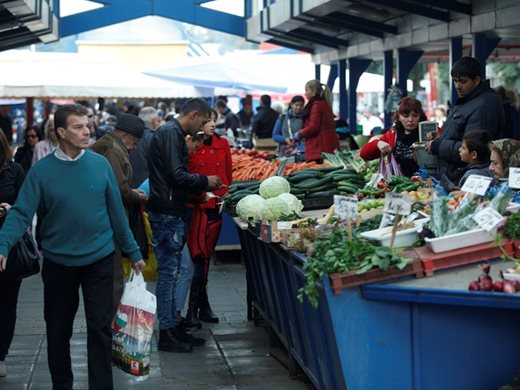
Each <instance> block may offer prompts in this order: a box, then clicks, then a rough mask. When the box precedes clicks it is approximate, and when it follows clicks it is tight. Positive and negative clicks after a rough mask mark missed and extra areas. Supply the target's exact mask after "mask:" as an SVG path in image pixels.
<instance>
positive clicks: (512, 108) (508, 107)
mask: <svg viewBox="0 0 520 390" xmlns="http://www.w3.org/2000/svg"><path fill="white" fill-rule="evenodd" d="M495 91H497V93H498V96H500V100H502V108H503V109H504V128H503V131H502V137H504V138H512V139H516V140H520V111H519V110H518V107H517V100H518V96H517V94H516V92H515V91H514V90H511V89H505V88H504V87H503V86H499V87H496V88H495Z"/></svg>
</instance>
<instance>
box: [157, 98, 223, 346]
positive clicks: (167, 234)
mask: <svg viewBox="0 0 520 390" xmlns="http://www.w3.org/2000/svg"><path fill="white" fill-rule="evenodd" d="M209 119H210V108H209V106H208V104H207V103H206V102H205V101H204V100H203V99H190V100H188V101H187V102H186V103H185V104H184V106H183V107H182V109H181V112H180V114H179V116H178V117H177V118H172V119H171V120H170V121H168V122H166V123H165V124H164V125H163V126H161V127H160V128H159V129H157V130H156V132H155V135H154V137H153V138H152V142H151V144H150V149H149V151H148V153H149V157H148V167H149V170H150V198H149V200H148V203H147V208H148V217H149V220H150V224H151V226H152V238H153V246H154V249H155V254H156V256H157V285H156V295H157V318H158V322H159V343H158V349H159V350H161V351H168V352H191V351H192V350H193V347H192V344H193V336H191V335H189V334H186V333H185V332H184V331H183V329H182V327H181V326H180V324H179V323H178V322H177V319H176V308H177V306H176V304H175V290H176V279H177V275H178V273H179V264H180V263H181V257H182V249H183V247H184V244H185V241H186V226H185V216H186V202H187V201H188V200H189V198H190V196H191V194H192V193H202V192H203V191H212V190H218V189H220V188H222V186H223V184H222V179H221V178H220V177H218V176H216V175H210V176H205V175H198V174H191V173H188V166H187V162H188V146H187V145H186V140H185V137H186V135H188V134H189V135H191V136H194V135H196V134H197V132H198V131H199V130H200V129H201V128H202V126H203V125H204V124H205V123H206V122H208V121H209Z"/></svg>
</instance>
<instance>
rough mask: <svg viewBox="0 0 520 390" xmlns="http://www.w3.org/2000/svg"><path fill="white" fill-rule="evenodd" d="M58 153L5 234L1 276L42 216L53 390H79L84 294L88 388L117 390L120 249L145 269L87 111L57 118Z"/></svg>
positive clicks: (77, 109)
mask: <svg viewBox="0 0 520 390" xmlns="http://www.w3.org/2000/svg"><path fill="white" fill-rule="evenodd" d="M54 120H55V126H56V130H57V135H58V139H59V148H58V149H57V150H56V151H55V152H54V153H51V154H50V155H48V156H47V157H45V158H43V159H42V160H40V161H38V163H37V164H35V165H34V166H33V167H32V168H31V170H30V173H29V174H28V175H27V177H26V180H25V181H24V184H23V185H22V188H21V189H20V193H19V194H18V198H17V201H16V203H15V204H14V206H13V207H11V209H10V210H9V213H8V215H7V218H6V220H5V222H4V225H3V227H2V230H1V231H0V272H1V271H3V270H5V269H6V267H9V264H7V259H6V256H7V253H8V251H9V248H11V247H12V246H13V245H14V243H15V242H16V241H17V240H18V239H19V238H20V237H21V236H22V234H23V232H24V231H25V230H26V229H27V226H29V225H30V224H31V221H32V218H33V216H34V214H35V213H36V211H38V215H39V216H41V247H42V251H43V257H44V259H43V267H42V279H43V284H44V316H45V322H46V329H47V355H48V361H49V370H50V373H51V377H52V382H53V388H54V389H72V385H73V382H74V380H73V374H72V367H71V358H70V338H71V336H72V329H73V323H74V317H75V315H76V311H77V309H78V305H79V288H80V287H81V289H82V292H83V301H84V306H85V314H86V319H87V332H88V342H87V349H88V374H89V388H91V389H112V388H113V384H112V367H111V349H112V343H111V341H112V332H111V326H110V323H111V312H112V284H113V255H114V249H115V246H114V245H115V244H114V241H115V242H116V243H117V245H119V246H120V247H121V249H122V250H123V252H125V253H126V254H127V255H128V256H129V258H130V259H131V260H132V262H133V263H134V268H135V269H136V272H141V271H142V270H143V269H144V265H145V264H144V261H143V260H142V256H141V253H140V251H139V248H138V246H137V244H136V242H135V240H134V238H133V236H132V233H131V231H130V229H129V227H128V221H127V219H126V215H125V211H124V209H123V204H122V202H121V194H120V192H119V189H118V185H117V181H116V179H115V177H114V173H113V171H112V168H111V166H110V164H109V163H108V162H107V160H106V159H105V158H104V157H102V156H99V155H97V154H96V153H93V152H90V151H87V150H85V149H86V148H87V147H88V144H89V138H90V132H89V129H88V117H87V110H86V108H85V107H82V106H80V105H76V104H71V105H63V106H60V107H59V108H58V110H57V111H56V113H55V116H54Z"/></svg>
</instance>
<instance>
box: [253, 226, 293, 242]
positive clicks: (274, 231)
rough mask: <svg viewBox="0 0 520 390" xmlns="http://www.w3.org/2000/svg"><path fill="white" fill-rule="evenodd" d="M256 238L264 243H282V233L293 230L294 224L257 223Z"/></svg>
mask: <svg viewBox="0 0 520 390" xmlns="http://www.w3.org/2000/svg"><path fill="white" fill-rule="evenodd" d="M257 225H258V238H259V239H260V240H262V241H265V242H282V232H284V231H287V230H292V229H293V228H295V227H296V226H295V223H294V222H278V221H271V222H267V221H263V222H261V223H260V222H259V223H257Z"/></svg>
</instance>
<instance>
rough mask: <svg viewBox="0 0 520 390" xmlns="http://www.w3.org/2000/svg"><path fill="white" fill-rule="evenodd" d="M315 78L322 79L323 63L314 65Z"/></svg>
mask: <svg viewBox="0 0 520 390" xmlns="http://www.w3.org/2000/svg"><path fill="white" fill-rule="evenodd" d="M314 78H315V79H316V80H321V65H320V64H318V65H314Z"/></svg>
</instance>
